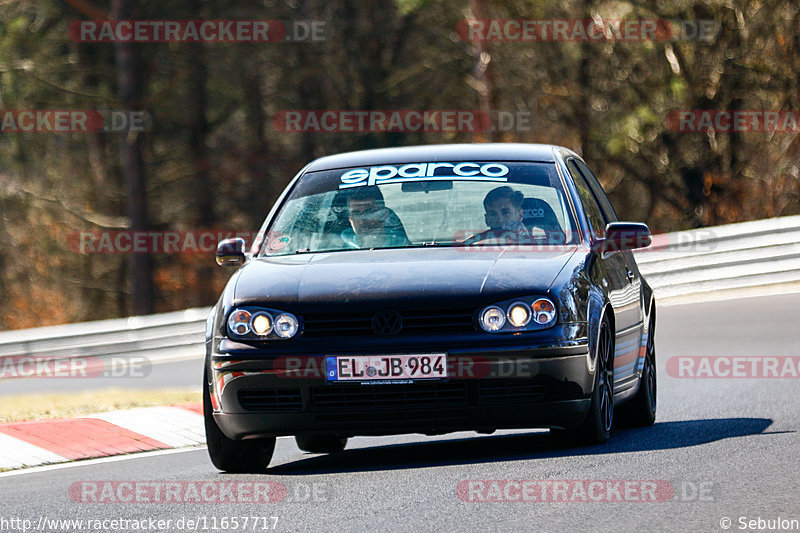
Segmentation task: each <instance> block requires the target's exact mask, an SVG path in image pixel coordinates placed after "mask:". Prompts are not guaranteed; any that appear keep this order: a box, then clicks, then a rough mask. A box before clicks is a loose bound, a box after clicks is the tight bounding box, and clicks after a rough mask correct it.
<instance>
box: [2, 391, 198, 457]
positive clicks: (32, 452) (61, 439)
mask: <svg viewBox="0 0 800 533" xmlns="http://www.w3.org/2000/svg"><path fill="white" fill-rule="evenodd" d="M205 441H206V440H205V430H204V427H203V406H202V404H200V403H196V404H186V405H177V406H172V407H139V408H136V409H125V410H120V411H112V412H109V413H98V414H94V415H88V416H85V417H81V418H70V419H52V420H32V421H27V422H12V423H8V424H0V469H5V470H12V469H17V468H24V467H29V466H38V465H44V464H52V463H63V462H67V461H77V460H80V459H91V458H96V457H108V456H111V455H122V454H127V453H134V452H143V451H151V450H164V449H170V448H182V447H185V446H196V445H198V444H205Z"/></svg>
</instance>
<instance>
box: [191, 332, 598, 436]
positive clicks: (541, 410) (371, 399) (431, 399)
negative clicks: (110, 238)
mask: <svg viewBox="0 0 800 533" xmlns="http://www.w3.org/2000/svg"><path fill="white" fill-rule="evenodd" d="M584 341H585V339H584V340H579V341H568V342H561V343H548V344H547V345H546V346H524V347H519V346H517V347H514V346H505V347H500V348H493V349H491V350H487V349H480V348H475V347H470V348H464V347H462V348H459V349H449V350H447V352H448V363H449V364H448V374H449V375H450V378H449V379H448V380H446V381H417V382H413V383H408V384H371V385H364V384H360V383H341V382H336V383H329V382H327V381H326V379H325V376H324V366H323V360H324V359H323V356H322V355H308V354H299V355H291V356H277V357H276V356H275V355H274V354H273V355H270V356H253V355H250V354H247V355H246V356H242V355H231V354H226V353H221V354H214V355H213V356H212V357H211V358H210V368H209V375H210V376H212V377H213V379H212V382H211V383H209V384H207V386H209V390H210V393H211V395H212V405H214V419H215V421H216V422H217V425H218V426H219V427H220V429H221V430H222V431H223V432H224V433H225V434H226V435H227V436H228V437H229V438H232V439H243V438H259V437H268V436H280V435H297V434H310V433H329V434H336V435H340V436H346V437H349V436H354V435H390V434H401V433H424V434H440V433H448V432H452V431H465V430H474V431H487V432H488V431H493V430H495V429H511V428H534V427H559V428H574V427H576V426H578V425H579V424H580V423H581V422H582V421H583V420H584V419H585V418H586V414H587V413H588V411H589V406H590V403H591V400H590V396H591V392H592V388H593V386H594V374H593V373H591V372H590V371H589V368H590V367H591V366H590V365H589V360H588V357H589V355H588V354H589V348H588V345H587V344H586V343H585V342H584ZM428 351H429V352H436V351H437V350H435V349H433V350H428ZM398 353H400V352H398ZM326 355H333V354H326Z"/></svg>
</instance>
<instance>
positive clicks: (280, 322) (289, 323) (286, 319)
mask: <svg viewBox="0 0 800 533" xmlns="http://www.w3.org/2000/svg"><path fill="white" fill-rule="evenodd" d="M299 326H300V325H299V324H298V323H297V319H296V318H295V317H294V315H290V314H288V313H283V314H282V315H280V316H279V317H278V318H277V319H275V333H277V334H278V336H280V337H283V338H284V339H288V338H290V337H294V336H295V334H296V333H297V329H298V327H299Z"/></svg>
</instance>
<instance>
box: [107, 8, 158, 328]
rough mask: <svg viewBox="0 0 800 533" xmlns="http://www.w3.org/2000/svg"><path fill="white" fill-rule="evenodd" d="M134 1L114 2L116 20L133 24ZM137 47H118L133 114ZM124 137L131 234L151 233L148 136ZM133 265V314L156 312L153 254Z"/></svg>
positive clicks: (126, 101) (137, 95) (136, 257)
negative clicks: (146, 157)
mask: <svg viewBox="0 0 800 533" xmlns="http://www.w3.org/2000/svg"><path fill="white" fill-rule="evenodd" d="M133 5H134V2H132V1H131V0H113V2H112V8H113V11H112V12H113V15H114V16H113V18H115V19H118V20H129V19H131V18H133V17H131V7H132V6H133ZM136 46H137V45H136V44H135V43H124V42H116V43H114V57H115V60H116V64H117V80H118V83H119V97H120V107H121V109H122V111H125V112H127V113H130V112H132V111H136V110H139V109H141V102H142V95H143V87H142V86H143V80H142V77H143V76H142V71H141V68H140V66H139V64H138V54H137V49H136ZM120 135H121V139H120V142H121V146H120V159H121V164H122V176H123V179H124V181H125V193H126V198H125V210H126V214H127V216H128V218H129V219H130V228H129V229H130V231H132V232H140V231H142V232H144V231H148V229H149V226H150V222H149V219H148V215H147V188H146V182H147V173H146V168H145V165H144V158H143V157H142V152H143V144H144V132H141V131H139V132H137V131H130V132H123V133H121V134H120ZM129 257H130V262H129V272H130V283H131V291H132V295H131V300H130V302H131V305H130V310H131V311H132V312H133V314H136V315H146V314H150V313H153V312H155V290H154V286H153V264H152V260H151V257H150V254H149V253H135V254H131V255H130V256H129Z"/></svg>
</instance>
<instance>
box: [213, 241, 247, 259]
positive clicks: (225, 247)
mask: <svg viewBox="0 0 800 533" xmlns="http://www.w3.org/2000/svg"><path fill="white" fill-rule="evenodd" d="M217 264H218V265H220V266H241V265H243V264H244V239H242V238H241V237H234V238H233V239H225V240H223V241H220V242H219V244H218V245H217Z"/></svg>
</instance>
